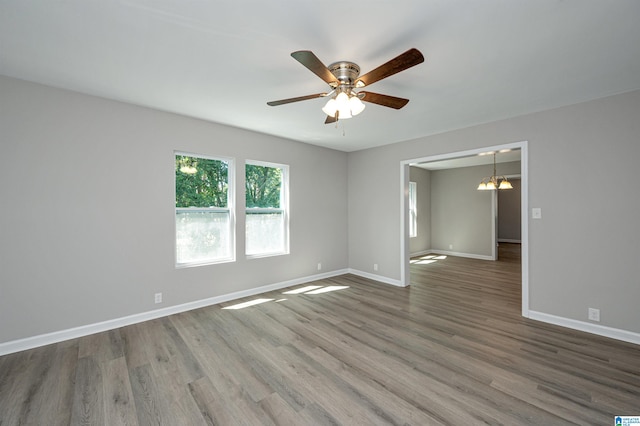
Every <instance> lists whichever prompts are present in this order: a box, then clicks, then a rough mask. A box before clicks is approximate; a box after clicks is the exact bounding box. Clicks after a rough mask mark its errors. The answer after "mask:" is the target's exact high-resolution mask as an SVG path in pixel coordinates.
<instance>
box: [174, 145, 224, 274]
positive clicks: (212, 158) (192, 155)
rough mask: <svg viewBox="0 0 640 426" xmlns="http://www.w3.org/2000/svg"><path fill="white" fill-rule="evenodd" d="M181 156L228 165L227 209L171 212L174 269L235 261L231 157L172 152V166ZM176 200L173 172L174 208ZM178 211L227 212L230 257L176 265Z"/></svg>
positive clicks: (188, 209)
mask: <svg viewBox="0 0 640 426" xmlns="http://www.w3.org/2000/svg"><path fill="white" fill-rule="evenodd" d="M178 155H182V156H186V157H197V158H203V159H205V160H217V161H224V162H226V163H227V164H228V171H227V187H228V190H227V207H226V208H225V207H174V212H173V217H174V220H173V256H174V263H175V268H176V269H183V268H191V267H195V266H206V265H217V264H220V263H230V262H235V261H236V209H235V205H236V204H235V201H236V198H235V196H236V187H235V175H236V173H235V159H234V158H232V157H224V156H211V155H203V154H195V153H192V152H186V151H174V152H173V164H175V160H176V156H178ZM175 200H176V179H175V170H174V177H173V203H174V206H175ZM178 211H205V212H215V211H228V212H229V239H230V240H231V241H230V242H229V246H230V247H229V250H230V253H231V256H229V257H225V258H220V259H213V260H203V261H195V262H181V263H178V244H177V241H176V235H177V227H176V220H175V216H176V213H177V212H178Z"/></svg>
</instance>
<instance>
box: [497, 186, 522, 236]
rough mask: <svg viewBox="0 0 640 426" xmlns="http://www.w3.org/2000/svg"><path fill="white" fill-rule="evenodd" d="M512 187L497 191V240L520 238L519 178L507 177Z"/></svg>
mask: <svg viewBox="0 0 640 426" xmlns="http://www.w3.org/2000/svg"><path fill="white" fill-rule="evenodd" d="M509 182H511V185H512V186H513V189H511V190H508V191H498V241H507V242H519V241H521V240H522V217H521V212H522V209H521V205H520V196H521V191H520V189H521V188H520V185H521V183H522V182H521V181H520V179H509Z"/></svg>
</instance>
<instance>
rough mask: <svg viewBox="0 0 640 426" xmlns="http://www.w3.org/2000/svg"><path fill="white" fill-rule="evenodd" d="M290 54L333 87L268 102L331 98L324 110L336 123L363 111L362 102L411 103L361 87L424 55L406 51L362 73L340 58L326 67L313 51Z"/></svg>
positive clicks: (394, 105)
mask: <svg viewBox="0 0 640 426" xmlns="http://www.w3.org/2000/svg"><path fill="white" fill-rule="evenodd" d="M291 56H293V58H294V59H295V60H297V61H298V62H300V63H301V64H302V65H304V66H305V67H307V69H309V71H311V72H312V73H314V74H315V75H317V76H318V77H320V78H321V79H322V80H324V81H325V82H326V83H327V84H328V85H329V86H330V87H331V91H330V92H328V93H315V94H313V95H306V96H299V97H297V98H289V99H281V100H278V101H271V102H267V105H270V106H278V105H284V104H289V103H292V102H299V101H306V100H309V99H315V98H324V97H329V98H330V99H329V101H328V102H327V104H326V105H325V106H324V107H323V108H322V111H323V112H324V113H325V114H327V119H326V120H325V123H326V124H328V123H335V122H336V121H338V120H339V119H347V118H351V117H353V116H354V115H358V114H360V113H361V112H362V111H363V110H364V108H365V105H364V104H363V103H362V101H365V102H370V103H374V104H378V105H382V106H385V107H389V108H394V109H400V108H402V107H404V106H405V105H406V104H407V103H408V102H409V99H404V98H397V97H395V96H389V95H381V94H379V93H373V92H369V91H364V90H358V89H361V88H363V87H365V86H368V85H370V84H373V83H375V82H376V81H380V80H382V79H383V78H387V77H389V76H392V75H394V74H397V73H399V72H400V71H404V70H406V69H408V68H411V67H413V66H415V65H418V64H420V63H422V62H424V56H422V53H420V51H419V50H418V49H415V48H414V49H409V50H407V51H406V52H404V53H403V54H401V55H398V56H396V57H395V58H393V59H391V60H390V61H388V62H386V63H384V64H382V65H380V66H379V67H378V68H375V69H374V70H372V71H369V72H368V73H366V74H364V75H362V76H360V67H359V66H358V65H357V64H355V63H353V62H348V61H339V62H334V63H333V64H331V65H329V66H325V65H324V64H323V63H322V62H321V61H320V59H318V57H317V56H316V55H314V54H313V52H311V51H310V50H299V51H296V52H293V53H292V54H291Z"/></svg>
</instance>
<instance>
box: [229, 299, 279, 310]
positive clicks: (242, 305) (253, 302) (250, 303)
mask: <svg viewBox="0 0 640 426" xmlns="http://www.w3.org/2000/svg"><path fill="white" fill-rule="evenodd" d="M272 300H273V299H254V300H250V301H248V302H242V303H238V304H236V305H231V306H225V307H224V308H222V309H242V308H248V307H249V306H254V305H259V304H261V303H266V302H271V301H272Z"/></svg>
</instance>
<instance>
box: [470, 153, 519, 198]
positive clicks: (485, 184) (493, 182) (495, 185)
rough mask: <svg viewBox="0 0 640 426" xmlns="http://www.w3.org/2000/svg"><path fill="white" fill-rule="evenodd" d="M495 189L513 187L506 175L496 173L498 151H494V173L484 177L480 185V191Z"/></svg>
mask: <svg viewBox="0 0 640 426" xmlns="http://www.w3.org/2000/svg"><path fill="white" fill-rule="evenodd" d="M495 189H513V186H511V182H509V181H508V180H507V178H506V176H497V175H496V153H495V152H494V153H493V175H491V176H489V177H484V178H482V182H480V185H478V191H491V190H495Z"/></svg>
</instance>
